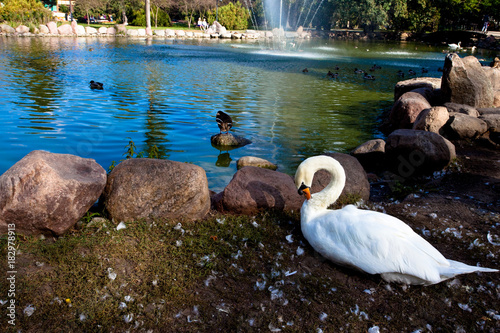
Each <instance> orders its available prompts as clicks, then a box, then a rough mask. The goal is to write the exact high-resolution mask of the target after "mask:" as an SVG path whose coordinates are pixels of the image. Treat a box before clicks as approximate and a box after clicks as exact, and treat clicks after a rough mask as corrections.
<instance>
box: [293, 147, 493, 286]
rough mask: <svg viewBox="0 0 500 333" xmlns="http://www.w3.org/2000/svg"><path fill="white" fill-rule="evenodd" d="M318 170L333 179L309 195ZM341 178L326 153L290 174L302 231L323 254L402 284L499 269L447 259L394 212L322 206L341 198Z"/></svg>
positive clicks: (428, 282)
mask: <svg viewBox="0 0 500 333" xmlns="http://www.w3.org/2000/svg"><path fill="white" fill-rule="evenodd" d="M320 169H324V170H327V171H328V172H330V173H331V175H332V180H331V181H330V184H328V186H327V187H326V188H324V189H323V190H322V191H321V192H318V193H315V194H312V195H311V194H310V190H309V189H310V187H311V185H312V180H313V177H314V174H315V173H316V171H318V170H320ZM345 180H346V176H345V172H344V168H343V167H342V166H341V165H340V163H339V162H337V161H336V160H335V159H333V158H331V157H329V156H314V157H310V158H308V159H306V160H305V161H303V162H302V163H301V164H300V165H299V167H298V169H297V172H296V174H295V185H296V186H297V188H298V189H299V193H300V194H304V195H305V196H306V199H307V200H305V201H304V204H303V205H302V209H301V212H300V214H301V218H300V220H301V229H302V233H303V234H304V237H305V238H306V239H307V241H308V242H309V243H310V244H311V246H312V247H313V248H314V249H315V250H316V251H317V252H319V253H320V254H321V255H323V256H324V257H325V258H327V259H329V260H331V261H333V262H335V263H337V264H340V265H344V266H349V267H354V268H357V269H360V270H362V271H364V272H366V273H370V274H380V275H381V277H382V278H383V279H384V280H385V281H387V282H399V283H404V284H423V285H431V284H435V283H439V282H441V281H444V280H446V279H449V278H452V277H454V276H455V275H459V274H465V273H472V272H477V271H483V272H497V271H498V270H496V269H491V268H483V267H476V266H469V265H466V264H464V263H461V262H458V261H454V260H449V259H446V258H445V257H444V256H443V255H442V254H441V253H440V252H439V251H438V250H437V249H435V248H434V247H433V246H432V245H431V244H430V243H428V242H427V241H426V240H425V239H423V238H422V237H420V236H419V235H417V234H416V233H415V232H414V231H413V230H412V229H411V228H410V227H409V226H408V225H407V224H405V223H404V222H402V221H401V220H399V219H397V218H395V217H393V216H390V215H386V214H383V213H379V212H375V211H370V210H362V209H358V208H356V207H355V206H353V205H348V206H345V207H344V208H342V209H338V210H329V209H327V207H328V206H329V205H330V204H332V203H334V202H335V201H336V200H337V199H338V197H339V196H340V194H341V192H342V190H343V188H344V185H345Z"/></svg>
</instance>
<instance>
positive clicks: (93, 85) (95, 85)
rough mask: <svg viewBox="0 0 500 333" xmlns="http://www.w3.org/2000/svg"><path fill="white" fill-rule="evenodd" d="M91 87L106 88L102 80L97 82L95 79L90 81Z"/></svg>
mask: <svg viewBox="0 0 500 333" xmlns="http://www.w3.org/2000/svg"><path fill="white" fill-rule="evenodd" d="M90 89H98V90H102V89H104V85H103V84H102V83H101V82H95V81H94V80H92V81H90Z"/></svg>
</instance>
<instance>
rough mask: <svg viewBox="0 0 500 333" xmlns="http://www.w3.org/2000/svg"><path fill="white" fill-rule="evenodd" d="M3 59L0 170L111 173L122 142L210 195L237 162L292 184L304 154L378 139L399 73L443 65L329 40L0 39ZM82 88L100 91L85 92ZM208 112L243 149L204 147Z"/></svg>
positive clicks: (429, 52)
mask: <svg viewBox="0 0 500 333" xmlns="http://www.w3.org/2000/svg"><path fill="white" fill-rule="evenodd" d="M0 51H1V52H0V91H1V95H0V114H1V122H2V125H1V127H2V131H1V134H0V138H1V142H2V150H1V152H0V156H1V159H0V173H3V172H5V171H6V170H7V169H8V168H9V167H11V166H12V165H13V164H14V163H16V162H17V161H18V160H20V159H21V158H22V157H23V156H25V155H26V154H27V153H29V152H30V151H32V150H35V149H43V150H47V151H50V152H54V153H70V154H76V155H78V156H82V157H87V158H93V159H95V160H96V161H97V162H98V163H99V164H101V165H102V166H103V167H104V168H105V169H108V167H109V166H110V165H111V164H112V162H113V161H115V162H116V163H119V161H120V160H122V159H124V158H125V155H124V154H125V152H126V148H125V146H126V145H127V144H128V143H129V140H130V139H131V140H132V141H133V142H134V143H135V145H136V146H137V151H144V152H148V151H150V150H151V148H152V147H153V146H154V145H156V146H157V147H158V149H159V151H160V156H161V158H165V159H170V160H174V161H180V162H188V163H193V164H196V165H199V166H201V167H202V168H203V169H205V170H206V172H207V177H208V181H209V187H210V189H212V190H214V191H220V190H222V189H223V188H224V186H225V185H227V183H228V182H229V181H230V180H231V178H232V176H233V175H234V173H235V172H236V161H237V160H238V159H239V158H240V157H242V156H246V155H252V156H257V157H261V158H265V159H267V160H270V161H271V162H274V163H276V164H278V166H279V171H282V172H285V173H288V174H290V175H293V173H294V172H295V168H296V167H297V165H298V164H299V163H300V162H301V161H302V160H303V159H304V158H305V157H308V156H311V155H315V154H321V153H324V152H327V151H340V152H348V151H349V150H350V149H352V148H354V147H356V146H357V145H359V144H361V143H363V142H365V141H367V140H369V139H372V138H375V137H381V136H382V135H381V134H380V133H379V132H378V130H377V121H378V120H377V118H378V116H379V115H380V114H381V113H382V112H383V111H384V110H387V108H389V107H390V106H391V104H392V101H393V88H394V84H395V83H396V82H397V81H400V80H401V78H400V77H398V76H397V75H396V72H397V71H398V70H403V71H404V72H406V73H407V71H408V70H409V69H413V70H415V71H416V72H417V76H423V75H425V76H434V77H439V76H440V75H441V73H439V72H438V70H437V69H438V67H441V66H442V65H443V61H444V55H443V53H442V52H441V51H442V50H441V49H433V48H430V47H428V46H425V45H416V44H387V43H385V44H384V43H366V42H365V43H363V42H359V43H357V42H340V41H331V40H305V41H295V45H293V44H290V43H288V44H287V45H286V50H281V51H279V50H273V47H270V45H267V44H265V43H264V42H263V41H254V42H245V41H235V40H214V39H208V40H207V39H204V40H184V41H178V40H164V39H158V40H157V39H155V40H145V39H126V38H116V39H114V38H110V39H101V38H99V39H98V38H5V37H3V38H1V39H0ZM373 64H377V65H379V66H381V67H382V68H381V69H380V70H376V71H375V72H371V73H370V74H373V75H375V77H376V80H374V81H368V80H364V79H363V76H362V75H360V74H355V73H354V68H362V69H364V70H367V71H368V69H369V68H370V67H371V66H372V65H373ZM335 66H339V67H340V69H339V70H335ZM422 67H424V68H427V69H428V70H429V72H428V73H426V74H421V68H422ZM304 68H307V69H308V72H307V73H303V69H304ZM329 70H331V71H332V72H338V73H339V77H338V78H337V79H331V78H328V77H327V75H326V74H327V72H328V71H329ZM408 77H409V76H408V74H407V75H406V77H405V78H408ZM90 80H95V81H99V82H103V83H104V90H102V91H95V90H91V89H90V88H89V81H90ZM217 110H224V111H225V112H227V113H229V114H230V115H231V116H232V117H233V121H234V127H233V133H234V134H236V135H240V136H243V137H246V138H248V139H250V140H251V141H252V144H250V145H247V146H245V147H242V148H238V149H233V150H230V151H219V150H218V149H216V148H214V147H212V145H211V143H210V137H211V136H212V135H214V134H217V133H219V129H218V127H217V124H216V122H215V113H216V112H217Z"/></svg>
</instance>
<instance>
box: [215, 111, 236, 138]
mask: <svg viewBox="0 0 500 333" xmlns="http://www.w3.org/2000/svg"><path fill="white" fill-rule="evenodd" d="M215 120H216V121H217V125H218V126H219V130H220V133H222V131H226V134H227V133H229V129H230V128H231V127H233V120H232V119H231V117H230V116H229V115H228V114H227V113H225V112H222V111H218V112H217V114H216V115H215Z"/></svg>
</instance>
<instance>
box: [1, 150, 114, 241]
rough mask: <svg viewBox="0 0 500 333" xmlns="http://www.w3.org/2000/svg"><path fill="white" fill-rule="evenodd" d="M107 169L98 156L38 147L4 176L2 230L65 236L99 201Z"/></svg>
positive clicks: (2, 182) (2, 178) (2, 186)
mask: <svg viewBox="0 0 500 333" xmlns="http://www.w3.org/2000/svg"><path fill="white" fill-rule="evenodd" d="M105 185H106V171H105V170H104V169H103V168H102V167H101V166H100V165H99V164H97V163H96V162H95V161H94V160H92V159H86V158H81V157H78V156H74V155H68V154H53V153H49V152H46V151H40V150H35V151H32V152H31V153H29V154H28V155H26V156H25V157H24V158H22V159H21V160H20V161H18V162H17V163H16V164H14V165H13V166H12V167H11V168H10V169H9V170H7V171H6V172H5V173H4V174H3V175H2V176H0V233H6V232H7V229H8V226H9V225H15V230H16V233H21V234H26V235H37V234H54V235H62V234H64V233H65V232H66V231H68V230H69V229H70V228H71V227H72V226H73V225H74V224H75V223H76V222H77V221H78V220H79V219H80V218H81V217H82V216H83V215H84V214H85V213H86V212H87V211H88V210H89V208H90V207H91V206H92V205H93V204H94V203H95V202H96V201H97V199H98V198H99V196H100V195H101V192H102V190H103V189H104V186H105Z"/></svg>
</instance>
